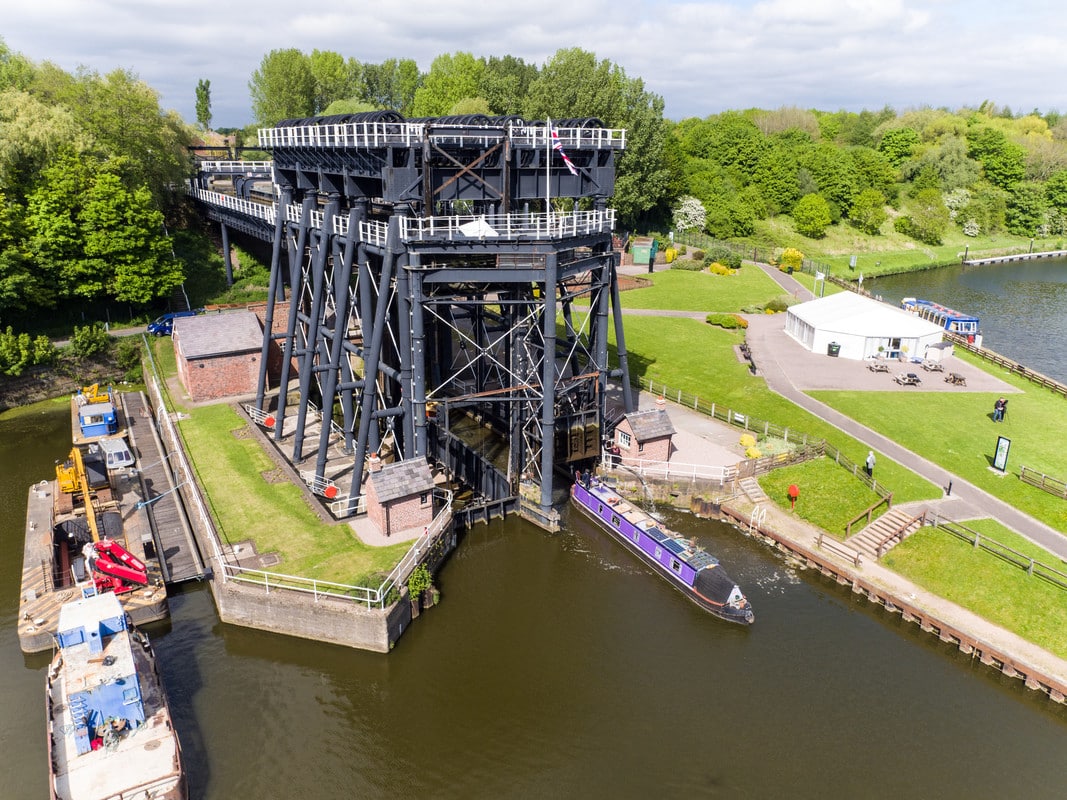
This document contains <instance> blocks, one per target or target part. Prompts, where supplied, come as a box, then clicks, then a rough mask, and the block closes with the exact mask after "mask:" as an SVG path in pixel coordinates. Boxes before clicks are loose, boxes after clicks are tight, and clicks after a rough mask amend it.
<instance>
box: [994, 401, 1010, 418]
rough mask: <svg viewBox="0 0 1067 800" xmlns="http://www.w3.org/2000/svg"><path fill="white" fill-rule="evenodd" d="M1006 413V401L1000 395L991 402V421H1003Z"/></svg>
mask: <svg viewBox="0 0 1067 800" xmlns="http://www.w3.org/2000/svg"><path fill="white" fill-rule="evenodd" d="M1007 413H1008V401H1007V400H1005V399H1004V398H1003V397H1001V398H1000V399H999V400H997V402H995V403H993V422H1003V421H1004V417H1005V416H1007Z"/></svg>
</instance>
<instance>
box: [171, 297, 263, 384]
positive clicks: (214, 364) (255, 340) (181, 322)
mask: <svg viewBox="0 0 1067 800" xmlns="http://www.w3.org/2000/svg"><path fill="white" fill-rule="evenodd" d="M173 338H174V353H175V356H176V358H177V361H178V375H179V376H180V377H181V381H182V385H183V386H184V387H185V391H187V392H188V393H189V397H190V398H192V399H193V400H218V399H220V398H223V397H232V396H233V395H242V394H250V393H252V392H254V391H255V390H256V381H258V380H259V357H260V353H261V351H262V349H263V327H262V326H261V325H260V323H259V319H258V318H257V317H256V315H255V314H253V313H252V312H251V311H230V312H226V313H224V314H201V315H199V316H195V317H179V318H178V319H176V320H174V334H173Z"/></svg>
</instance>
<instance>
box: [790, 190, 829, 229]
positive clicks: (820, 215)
mask: <svg viewBox="0 0 1067 800" xmlns="http://www.w3.org/2000/svg"><path fill="white" fill-rule="evenodd" d="M830 222H831V217H830V207H829V204H827V202H826V200H825V198H823V197H822V196H821V195H818V194H808V195H804V196H803V197H801V198H800V201H799V202H798V203H797V204H796V206H795V207H794V208H793V224H794V227H796V229H797V233H799V234H801V235H802V236H807V237H808V238H811V239H821V238H822V237H823V236H825V235H826V229H827V228H829V227H830Z"/></svg>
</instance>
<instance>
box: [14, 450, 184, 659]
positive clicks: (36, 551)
mask: <svg viewBox="0 0 1067 800" xmlns="http://www.w3.org/2000/svg"><path fill="white" fill-rule="evenodd" d="M139 488H140V487H139V484H138V483H137V478H136V474H135V473H130V472H129V471H127V470H123V469H119V470H114V469H108V467H107V465H106V462H105V459H104V455H103V454H102V453H99V452H98V453H95V454H94V453H90V452H84V453H83V452H82V450H81V448H78V447H75V448H73V449H72V450H71V457H70V459H69V460H68V461H66V462H63V463H60V464H57V465H56V477H55V479H54V480H52V481H41V482H39V483H36V484H34V485H33V486H32V487H30V491H29V498H28V501H27V506H26V540H25V545H24V550H23V561H22V591H21V595H20V598H19V620H18V635H19V645H20V647H21V648H22V650H23V652H26V653H36V652H41V651H44V650H49V649H51V647H52V646H53V637H54V636H55V634H56V625H57V622H58V617H59V611H60V609H61V608H62V606H63V604H64V603H66V602H68V601H69V600H71V599H72V598H73V597H76V596H78V595H79V594H80V593H81V591H82V590H83V589H84V588H86V587H95V589H96V590H97V591H114V592H115V593H116V594H119V595H120V596H121V597H120V601H121V603H122V605H123V608H125V610H126V612H127V613H128V614H129V615H130V618H131V619H132V620H133V622H134V624H144V623H147V622H152V621H155V620H159V619H163V618H165V617H166V616H167V615H168V613H169V608H168V605H167V589H166V586H165V585H164V582H163V578H162V574H161V570H160V565H159V560H158V557H157V554H156V548H155V545H154V541H153V538H152V530H151V525H150V521H149V519H148V512H147V510H146V509H145V508H144V506H143V503H142V502H140V501H141V499H142V496H141V495H140V494H138V492H137V489H139Z"/></svg>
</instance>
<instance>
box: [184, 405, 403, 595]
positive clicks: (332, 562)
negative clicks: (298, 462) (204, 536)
mask: <svg viewBox="0 0 1067 800" xmlns="http://www.w3.org/2000/svg"><path fill="white" fill-rule="evenodd" d="M179 425H180V427H181V432H182V436H183V438H184V439H185V442H186V445H187V447H188V450H189V455H190V457H191V458H192V460H193V463H194V465H195V466H194V469H195V470H196V472H197V477H198V478H199V480H200V483H201V485H202V486H203V487H204V489H205V490H206V493H207V496H208V497H209V498H210V506H211V513H212V515H213V516H214V518H215V520H216V524H217V525H218V528H219V534H220V536H221V537H222V538H223V540H224V541H227V542H229V543H230V544H234V543H236V542H240V541H244V540H246V539H252V540H253V541H254V542H255V544H256V548H257V550H258V551H259V552H260V553H270V552H276V553H278V555H279V556H280V557H281V559H282V562H281V563H280V564H278V565H277V566H274V567H271V571H274V572H280V573H285V574H289V575H297V576H300V577H305V578H317V579H320V580H327V581H333V582H335V583H344V584H351V585H358V586H371V587H377V586H378V585H379V584H380V583H381V576H382V575H383V574H385V573H388V572H389V570H391V569H392V568H393V566H394V565H395V564H396V563H397V562H398V561H399V560H400V558H401V557H402V556H403V554H404V553H406V552H407V550H408V548H409V547H410V546H411V543H410V542H408V543H401V544H396V545H391V546H389V547H368V546H367V545H364V544H363V543H362V542H360V541H359V539H358V538H357V537H356V536H355V534H354V533H353V531H352V529H351V528H350V527H349V526H348V525H346V524H343V523H341V524H334V525H329V524H326V523H323V522H322V521H321V520H320V519H319V517H318V516H317V515H316V514H315V513H314V512H313V511H312V510H311V508H309V507H308V504H307V501H306V500H305V498H304V496H303V493H302V492H301V490H300V487H298V486H295V485H293V484H292V483H291V482H290V481H289V480H288V479H283V480H282V481H279V482H268V481H267V480H266V479H265V478H264V477H263V476H264V474H269V473H271V472H272V471H273V470H274V468H275V464H274V462H273V461H272V460H271V459H270V457H269V456H268V455H267V454H266V453H264V452H263V448H262V447H261V446H260V445H259V443H258V442H257V440H256V439H255V438H252V437H250V436H249V435H248V434H249V431H248V430H247V428H246V425H245V423H244V421H243V420H242V419H241V418H240V417H239V416H238V415H237V413H236V412H235V411H234V410H233V409H232V408H231V407H230V406H228V405H225V404H221V405H210V406H202V407H200V408H196V409H193V410H192V411H191V412H190V416H189V417H188V418H186V419H184V420H182V421H181V422H180V423H179ZM235 432H236V433H237V434H238V435H235ZM242 432H243V433H242ZM268 509H269V512H268Z"/></svg>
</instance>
